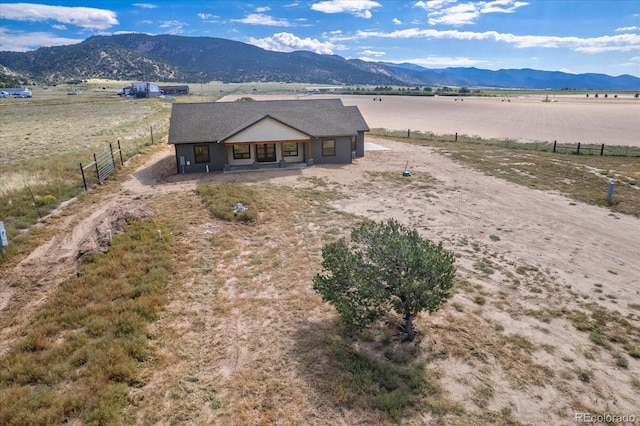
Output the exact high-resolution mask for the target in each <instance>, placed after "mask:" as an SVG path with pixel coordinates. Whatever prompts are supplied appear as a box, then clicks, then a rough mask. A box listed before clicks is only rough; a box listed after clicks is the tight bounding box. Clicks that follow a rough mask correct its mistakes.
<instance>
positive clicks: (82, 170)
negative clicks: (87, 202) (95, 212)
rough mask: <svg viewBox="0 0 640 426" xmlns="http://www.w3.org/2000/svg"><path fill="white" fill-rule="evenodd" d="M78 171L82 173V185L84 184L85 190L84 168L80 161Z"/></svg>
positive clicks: (85, 188)
mask: <svg viewBox="0 0 640 426" xmlns="http://www.w3.org/2000/svg"><path fill="white" fill-rule="evenodd" d="M80 173H82V185H84V190H85V191H86V190H87V180H86V179H85V177H84V169H83V168H82V163H80Z"/></svg>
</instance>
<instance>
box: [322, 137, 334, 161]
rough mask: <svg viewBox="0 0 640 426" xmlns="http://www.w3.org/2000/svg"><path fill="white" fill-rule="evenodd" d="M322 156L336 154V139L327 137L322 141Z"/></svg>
mask: <svg viewBox="0 0 640 426" xmlns="http://www.w3.org/2000/svg"><path fill="white" fill-rule="evenodd" d="M322 156H323V157H335V156H336V140H335V139H325V140H323V141H322Z"/></svg>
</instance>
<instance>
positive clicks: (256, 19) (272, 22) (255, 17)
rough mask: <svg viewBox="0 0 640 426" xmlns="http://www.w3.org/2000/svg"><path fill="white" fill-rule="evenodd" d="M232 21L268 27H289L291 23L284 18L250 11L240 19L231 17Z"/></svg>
mask: <svg viewBox="0 0 640 426" xmlns="http://www.w3.org/2000/svg"><path fill="white" fill-rule="evenodd" d="M232 21H233V22H240V23H242V24H248V25H267V26H270V27H291V26H293V24H292V23H290V22H289V21H287V20H286V19H276V18H273V17H271V16H269V15H264V14H262V13H251V14H249V15H247V16H246V17H245V18H242V19H232Z"/></svg>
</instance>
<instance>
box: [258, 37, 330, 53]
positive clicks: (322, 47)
mask: <svg viewBox="0 0 640 426" xmlns="http://www.w3.org/2000/svg"><path fill="white" fill-rule="evenodd" d="M248 43H250V44H253V45H254V46H258V47H261V48H263V49H266V50H273V51H276V52H293V51H294V50H310V51H312V52H315V53H318V54H323V55H331V54H333V49H334V47H335V46H334V45H333V44H332V43H330V42H322V41H319V40H318V39H312V38H309V37H307V38H300V37H297V36H295V35H293V34H291V33H277V34H274V35H272V36H271V37H265V38H260V39H257V38H253V37H251V38H249V41H248Z"/></svg>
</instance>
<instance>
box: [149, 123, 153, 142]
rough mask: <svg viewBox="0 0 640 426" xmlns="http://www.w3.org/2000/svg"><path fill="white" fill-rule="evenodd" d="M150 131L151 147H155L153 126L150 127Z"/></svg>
mask: <svg viewBox="0 0 640 426" xmlns="http://www.w3.org/2000/svg"><path fill="white" fill-rule="evenodd" d="M149 129H150V130H151V145H153V126H149Z"/></svg>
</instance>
